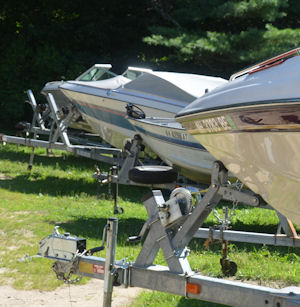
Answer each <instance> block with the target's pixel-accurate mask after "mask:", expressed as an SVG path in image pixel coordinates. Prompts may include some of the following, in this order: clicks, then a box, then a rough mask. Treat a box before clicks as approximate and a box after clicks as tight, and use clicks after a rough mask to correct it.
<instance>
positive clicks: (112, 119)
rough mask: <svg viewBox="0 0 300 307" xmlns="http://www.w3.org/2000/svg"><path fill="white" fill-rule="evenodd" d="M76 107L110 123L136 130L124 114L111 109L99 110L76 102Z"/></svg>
mask: <svg viewBox="0 0 300 307" xmlns="http://www.w3.org/2000/svg"><path fill="white" fill-rule="evenodd" d="M73 102H75V103H76V101H73ZM76 107H77V108H78V109H79V111H80V112H82V113H84V114H86V115H88V116H90V117H92V118H95V119H97V120H100V121H103V122H105V123H108V124H111V125H114V126H117V127H121V128H124V129H127V130H132V131H135V130H134V128H133V126H132V125H131V124H130V122H129V121H128V120H127V119H126V118H125V117H124V116H121V115H117V114H114V113H112V112H109V111H103V110H97V109H95V108H92V107H89V106H83V105H81V104H79V103H76Z"/></svg>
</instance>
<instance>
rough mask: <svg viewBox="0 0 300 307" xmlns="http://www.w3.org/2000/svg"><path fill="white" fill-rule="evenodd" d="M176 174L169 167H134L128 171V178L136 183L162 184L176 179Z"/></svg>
mask: <svg viewBox="0 0 300 307" xmlns="http://www.w3.org/2000/svg"><path fill="white" fill-rule="evenodd" d="M177 175H178V174H177V172H176V171H175V170H174V169H173V168H172V167H170V166H161V165H159V166H156V165H155V166H150V165H149V166H136V167H134V168H132V169H130V170H129V172H128V178H129V179H130V180H132V181H134V182H137V183H144V184H163V183H171V182H174V181H175V180H176V179H177Z"/></svg>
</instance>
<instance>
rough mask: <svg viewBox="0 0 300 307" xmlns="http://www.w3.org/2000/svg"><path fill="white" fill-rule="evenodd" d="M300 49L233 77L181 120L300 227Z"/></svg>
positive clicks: (188, 109) (184, 112)
mask: <svg viewBox="0 0 300 307" xmlns="http://www.w3.org/2000/svg"><path fill="white" fill-rule="evenodd" d="M299 53H300V48H297V49H294V50H291V51H289V52H286V53H284V54H281V55H279V56H276V57H274V58H271V59H269V60H267V61H264V62H262V63H259V64H256V65H253V66H252V67H249V68H247V69H245V70H243V71H241V72H239V73H236V74H234V75H232V76H231V78H230V81H229V82H228V83H227V84H225V85H223V86H221V87H219V88H216V89H215V90H212V91H210V92H208V93H206V94H205V95H204V96H202V97H201V98H199V99H196V100H195V101H194V102H193V103H191V104H190V105H189V106H187V107H186V108H185V109H182V110H181V111H180V112H178V114H177V115H176V120H177V121H178V122H180V123H181V124H182V126H183V127H184V128H185V129H186V130H187V131H188V133H190V134H191V135H192V136H193V137H194V138H195V139H196V140H197V141H198V142H199V143H201V144H202V145H203V146H204V147H205V148H206V149H207V150H208V151H209V152H210V153H211V154H212V155H213V156H214V157H216V159H218V160H221V161H222V162H223V164H224V165H225V166H226V168H227V169H228V170H229V171H230V172H232V173H233V175H235V176H236V177H237V178H238V179H240V180H241V181H242V182H243V183H244V184H246V185H247V187H249V188H250V189H251V190H252V191H253V192H255V193H257V194H259V195H261V196H262V198H263V199H264V200H265V201H266V202H267V203H269V204H270V205H271V206H272V207H273V208H275V209H276V210H278V211H279V212H280V213H281V214H283V215H285V216H286V217H287V218H289V219H290V220H292V221H293V222H294V223H296V224H297V225H300V210H299V209H300V192H299V190H298V189H299V187H300V154H299V151H300V74H299V71H300V56H299Z"/></svg>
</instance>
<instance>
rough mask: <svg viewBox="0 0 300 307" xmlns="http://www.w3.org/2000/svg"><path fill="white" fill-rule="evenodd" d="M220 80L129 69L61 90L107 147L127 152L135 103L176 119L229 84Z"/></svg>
mask: <svg viewBox="0 0 300 307" xmlns="http://www.w3.org/2000/svg"><path fill="white" fill-rule="evenodd" d="M227 82H228V81H227V80H224V79H222V78H217V77H210V76H202V75H196V74H185V73H174V72H163V71H153V70H150V69H143V68H142V69H141V68H136V67H129V68H128V69H127V70H126V71H125V72H124V73H123V74H122V75H117V76H114V77H112V78H109V79H106V80H100V81H82V80H75V81H67V82H63V83H62V84H61V85H60V86H59V88H60V90H61V91H62V92H63V94H64V95H65V96H66V97H67V99H68V100H70V101H71V102H72V104H74V105H75V106H76V108H77V109H78V111H79V112H80V114H81V115H82V117H83V119H84V120H86V121H87V123H88V124H89V125H90V126H91V128H92V129H93V130H94V131H95V132H96V133H97V134H98V135H99V136H100V137H101V138H102V139H103V140H105V141H106V142H107V143H109V144H111V145H112V146H114V147H117V148H123V147H124V145H125V144H126V142H127V140H128V139H132V138H133V137H134V135H135V133H136V132H135V129H134V127H133V126H132V125H131V124H130V122H129V121H128V120H127V119H126V109H125V107H126V105H127V104H128V103H133V104H135V105H137V106H139V107H141V108H142V109H143V111H144V112H145V113H146V114H147V115H148V116H150V117H153V116H159V117H174V116H175V114H176V113H177V112H178V111H179V110H181V109H182V108H184V107H185V106H186V105H188V104H189V103H191V102H192V101H194V100H195V99H196V98H197V97H200V96H202V95H204V94H205V92H207V91H209V90H211V89H213V88H215V87H216V86H219V85H221V84H224V83H227Z"/></svg>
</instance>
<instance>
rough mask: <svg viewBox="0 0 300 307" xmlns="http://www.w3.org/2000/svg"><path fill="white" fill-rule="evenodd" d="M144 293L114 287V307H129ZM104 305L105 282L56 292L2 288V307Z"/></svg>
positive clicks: (95, 282) (0, 290)
mask: <svg viewBox="0 0 300 307" xmlns="http://www.w3.org/2000/svg"><path fill="white" fill-rule="evenodd" d="M141 291H142V289H140V288H121V287H114V291H113V300H112V306H113V307H118V306H122V307H123V306H127V305H129V304H130V303H131V302H132V301H133V300H134V298H135V297H136V296H137V295H138V294H139V293H140V292H141ZM102 304H103V280H97V279H93V280H90V281H89V282H88V283H87V284H85V285H70V286H69V285H65V286H63V287H61V288H59V289H56V290H55V291H49V292H48V291H40V290H30V291H24V290H16V289H14V288H12V287H10V286H0V306H3V307H4V306H11V307H12V306H14V307H18V306H22V307H23V306H28V307H29V306H30V307H38V306H39V307H40V306H43V307H53V306H59V307H76V306H77V307H79V306H80V307H90V306H102Z"/></svg>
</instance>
